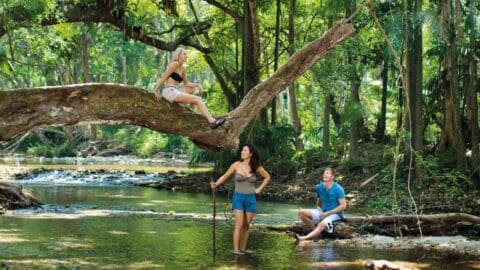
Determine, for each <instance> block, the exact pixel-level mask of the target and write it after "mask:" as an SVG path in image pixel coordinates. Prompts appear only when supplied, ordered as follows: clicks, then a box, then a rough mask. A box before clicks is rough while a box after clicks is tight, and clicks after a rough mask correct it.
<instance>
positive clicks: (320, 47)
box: [229, 20, 355, 135]
mask: <svg viewBox="0 0 480 270" xmlns="http://www.w3.org/2000/svg"><path fill="white" fill-rule="evenodd" d="M354 31H355V30H354V29H353V27H352V25H350V24H349V23H348V22H347V21H346V20H343V21H342V22H340V23H339V24H337V25H335V26H334V27H333V28H331V29H330V30H329V31H328V32H327V33H325V34H324V36H323V37H321V38H320V39H317V40H315V41H313V42H311V43H310V44H308V45H306V46H305V47H303V48H302V49H300V50H298V51H296V52H295V53H294V54H293V55H292V56H291V57H290V59H289V60H288V61H287V62H286V63H285V64H283V65H282V66H281V67H280V68H279V69H278V70H277V71H276V72H275V73H274V74H273V75H272V76H271V77H270V78H268V79H267V80H265V81H264V82H262V83H260V84H258V85H256V86H255V87H254V88H253V89H252V90H250V91H249V92H248V94H247V95H246V96H245V98H244V99H243V100H242V102H241V103H240V105H239V106H238V107H237V108H236V109H235V110H233V111H232V112H231V113H230V114H229V118H230V119H231V120H230V122H235V123H237V126H236V129H238V130H243V129H244V128H245V126H246V125H247V124H248V123H249V122H250V121H251V120H252V119H253V118H254V117H255V116H256V115H257V114H258V113H259V112H260V110H261V109H262V108H264V107H265V106H266V105H267V104H268V103H269V102H270V101H271V100H272V99H273V98H274V97H275V96H276V95H277V94H278V93H279V92H281V91H282V90H283V89H285V88H286V87H287V86H288V85H289V84H290V83H292V82H293V81H295V80H296V79H297V78H298V77H300V76H301V75H302V74H303V73H305V71H307V70H308V69H309V68H310V67H312V65H313V64H315V63H316V62H317V61H318V60H319V59H320V58H321V57H322V56H324V55H326V54H327V53H328V52H329V51H330V50H332V49H333V48H334V47H335V46H336V45H337V44H338V43H339V42H341V41H343V40H345V39H347V38H348V37H349V36H351V35H352V34H353V33H354ZM229 135H230V134H229ZM236 135H237V134H236Z"/></svg>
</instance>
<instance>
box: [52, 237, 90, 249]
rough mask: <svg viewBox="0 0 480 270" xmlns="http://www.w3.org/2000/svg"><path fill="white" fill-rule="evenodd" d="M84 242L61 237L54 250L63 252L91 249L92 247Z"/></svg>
mask: <svg viewBox="0 0 480 270" xmlns="http://www.w3.org/2000/svg"><path fill="white" fill-rule="evenodd" d="M84 242H85V240H80V239H76V238H71V237H62V238H60V240H59V241H58V242H57V244H58V247H56V248H55V250H63V249H65V248H91V247H93V246H92V245H90V244H86V243H84Z"/></svg>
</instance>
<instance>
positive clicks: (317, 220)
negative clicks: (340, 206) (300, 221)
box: [310, 208, 342, 233]
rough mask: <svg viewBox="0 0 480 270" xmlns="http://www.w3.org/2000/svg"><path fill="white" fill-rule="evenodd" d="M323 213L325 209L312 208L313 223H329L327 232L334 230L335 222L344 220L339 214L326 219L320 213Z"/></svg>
mask: <svg viewBox="0 0 480 270" xmlns="http://www.w3.org/2000/svg"><path fill="white" fill-rule="evenodd" d="M322 213H323V210H322V209H321V208H316V209H310V214H312V221H313V224H315V225H317V224H319V223H320V222H321V223H325V225H327V232H328V233H332V232H333V222H334V221H337V220H342V217H341V216H339V215H338V214H333V215H330V216H328V217H326V218H324V219H322V218H321V217H320V215H321V214H322Z"/></svg>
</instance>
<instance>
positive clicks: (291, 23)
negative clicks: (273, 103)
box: [288, 0, 303, 150]
mask: <svg viewBox="0 0 480 270" xmlns="http://www.w3.org/2000/svg"><path fill="white" fill-rule="evenodd" d="M296 5H297V1H296V0H290V12H289V14H290V16H289V18H288V51H289V53H290V55H292V54H293V53H294V52H295V14H296V10H297V8H296ZM295 88H296V87H295V81H293V82H292V84H290V86H289V87H288V96H289V107H290V117H291V119H292V126H293V130H294V131H295V147H296V148H297V150H303V142H302V139H301V138H300V135H301V134H302V123H301V122H300V117H299V116H298V109H297V97H296V94H295Z"/></svg>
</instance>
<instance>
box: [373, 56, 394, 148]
mask: <svg viewBox="0 0 480 270" xmlns="http://www.w3.org/2000/svg"><path fill="white" fill-rule="evenodd" d="M389 66H390V61H389V59H388V53H386V48H385V53H384V54H383V70H382V75H381V76H382V102H381V107H380V115H379V117H378V122H377V130H376V131H375V137H376V139H377V141H378V142H380V143H383V142H385V123H386V119H387V94H388V68H389Z"/></svg>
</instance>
